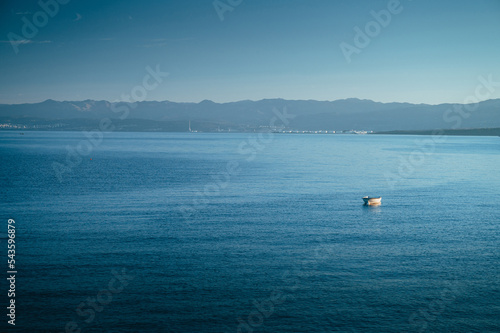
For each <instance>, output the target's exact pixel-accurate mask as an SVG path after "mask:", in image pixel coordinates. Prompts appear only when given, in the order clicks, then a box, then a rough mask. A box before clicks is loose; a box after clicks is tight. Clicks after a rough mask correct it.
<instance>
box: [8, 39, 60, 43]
mask: <svg viewBox="0 0 500 333" xmlns="http://www.w3.org/2000/svg"><path fill="white" fill-rule="evenodd" d="M0 43H14V44H48V43H52V41H51V40H31V39H22V40H15V41H12V42H11V41H10V40H0Z"/></svg>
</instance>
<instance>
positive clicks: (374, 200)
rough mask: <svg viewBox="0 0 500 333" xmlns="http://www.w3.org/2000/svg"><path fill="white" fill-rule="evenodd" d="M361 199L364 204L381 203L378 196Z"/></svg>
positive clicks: (380, 198)
mask: <svg viewBox="0 0 500 333" xmlns="http://www.w3.org/2000/svg"><path fill="white" fill-rule="evenodd" d="M363 201H364V202H365V205H368V206H372V205H380V204H381V203H382V197H378V198H371V197H364V198H363Z"/></svg>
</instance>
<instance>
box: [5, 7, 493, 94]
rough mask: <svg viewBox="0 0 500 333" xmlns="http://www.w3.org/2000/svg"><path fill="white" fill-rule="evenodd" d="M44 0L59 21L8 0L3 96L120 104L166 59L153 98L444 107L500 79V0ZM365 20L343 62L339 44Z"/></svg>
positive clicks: (349, 41) (350, 38)
mask: <svg viewBox="0 0 500 333" xmlns="http://www.w3.org/2000/svg"><path fill="white" fill-rule="evenodd" d="M43 1H46V2H47V3H52V6H51V7H50V6H49V7H50V8H49V10H48V11H51V14H53V17H51V16H50V15H47V14H44V12H42V13H40V11H42V10H43V9H42V8H41V7H40V5H39V3H38V1H13V0H8V1H5V0H4V1H2V4H1V5H0V103H26V102H29V103H31V102H39V101H43V100H45V99H49V98H50V99H55V100H84V99H96V100H110V101H115V100H118V99H120V96H121V95H122V94H124V93H130V92H131V89H133V88H134V87H136V86H137V85H141V84H142V81H143V78H144V76H145V75H146V74H147V71H146V69H145V68H146V67H147V66H150V67H152V68H155V67H156V66H157V65H159V67H160V69H161V71H164V72H169V76H168V77H166V78H165V79H164V81H163V82H162V83H161V84H160V85H159V86H158V87H157V88H155V89H153V90H151V91H149V92H148V95H147V98H146V99H147V100H161V101H163V100H170V101H175V102H199V101H201V100H204V99H210V100H213V101H216V102H229V101H238V100H245V99H250V100H259V99H264V98H285V99H317V100H336V99H343V98H352V97H355V98H362V99H372V100H375V101H381V102H393V101H398V102H411V103H430V104H438V103H445V102H463V101H464V99H465V98H466V97H467V96H469V95H471V94H474V89H475V87H476V86H477V85H478V83H479V82H478V76H479V75H483V76H485V77H487V76H488V75H493V79H494V80H495V81H500V0H474V1H473V0H467V1H463V0H439V1H437V0H413V1H411V0H401V2H400V5H399V6H398V7H394V8H397V10H394V11H398V12H397V13H393V14H391V17H390V22H389V23H388V24H387V23H386V22H384V25H385V26H382V25H381V24H379V23H374V22H375V21H374V20H375V19H374V17H373V15H372V14H371V11H375V12H380V11H382V10H387V9H388V7H390V8H393V7H391V4H390V3H391V1H395V0H391V1H386V0H383V1H379V0H365V1H356V0H351V1H347V0H345V1H340V0H242V1H241V0H220V2H219V7H220V8H221V9H219V11H220V13H218V12H217V10H216V9H215V7H214V1H213V0H178V1H169V0H162V1H137V0H134V1H131V0H122V1H102V0H99V1H96V0H85V1H83V0H72V1H68V0H59V1H60V2H62V3H64V2H67V3H66V4H59V5H58V7H59V8H58V9H57V8H56V9H57V10H56V9H55V7H54V5H53V3H54V1H55V0H42V2H43ZM221 4H223V5H221ZM223 6H226V7H223ZM228 6H229V7H228ZM224 9H226V11H224ZM227 9H231V10H227ZM389 13H390V12H389ZM219 14H220V15H219ZM221 16H222V17H223V18H224V20H221ZM385 19H386V21H387V17H385ZM34 21H35V23H37V24H38V26H39V27H36V26H35V28H36V29H38V31H37V32H36V33H33V31H32V30H31V31H30V30H29V29H28V28H26V27H25V28H24V32H23V26H24V25H27V24H26V23H25V22H28V23H29V25H31V24H33V22H34ZM370 22H372V23H370ZM367 24H368V27H370V28H372V30H370V31H371V32H370V34H371V35H372V37H369V38H370V42H369V44H368V45H363V43H360V41H358V46H359V47H358V48H357V53H352V54H351V55H350V62H348V61H347V60H346V57H345V56H344V53H343V51H342V48H341V47H340V45H341V43H346V44H343V45H344V46H345V45H347V44H349V45H351V46H352V47H356V43H355V40H354V39H355V36H356V34H357V33H356V32H355V27H359V28H360V29H361V30H362V31H365V28H366V26H367ZM377 26H378V29H377ZM32 35H33V36H32ZM13 36H14V37H13ZM13 38H17V41H18V42H19V41H20V40H22V42H19V43H17V44H16V47H17V48H18V52H17V53H16V52H15V50H14V47H13V46H12V43H11V42H10V39H13ZM361 42H363V40H361ZM364 42H366V41H364ZM14 43H16V42H14ZM365 44H366V43H365ZM490 98H500V87H497V88H496V90H495V91H494V92H493V93H492V94H491V96H490Z"/></svg>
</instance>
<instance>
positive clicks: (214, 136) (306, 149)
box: [0, 130, 500, 333]
mask: <svg viewBox="0 0 500 333" xmlns="http://www.w3.org/2000/svg"><path fill="white" fill-rule="evenodd" d="M0 156H1V166H0V179H1V189H0V191H1V203H0V205H1V210H0V218H1V220H0V257H1V258H2V259H1V262H3V264H2V265H0V267H1V270H0V273H1V276H2V279H1V281H2V282H1V284H0V288H1V290H0V294H1V295H2V296H1V304H2V307H1V308H2V309H3V310H2V312H3V313H1V316H0V318H2V320H1V323H0V331H1V332H58V333H59V332H116V333H118V332H222V333H227V332H245V333H247V332H250V333H251V332H350V333H352V332H398V333H402V332H500V208H499V207H500V172H499V171H500V138H499V137H473V136H468V137H465V136H447V137H445V136H440V135H439V133H437V134H436V135H433V136H409V135H408V136H404V135H338V134H335V135H333V134H323V135H319V134H318V135H314V134H284V133H123V132H120V133H118V132H116V133H114V132H109V133H101V132H49V131H38V132H37V131H25V132H23V133H22V132H19V131H5V130H4V131H0ZM364 196H376V197H378V196H381V197H382V204H381V205H378V206H364V205H363V200H362V198H363V197H364ZM10 240H13V241H10ZM8 245H15V248H14V252H12V251H11V252H8ZM9 260H14V262H12V261H10V263H11V264H12V266H8V263H9ZM8 272H15V273H8ZM12 276H14V278H12ZM9 279H10V280H9ZM12 282H14V284H12ZM12 289H14V290H12ZM12 294H15V295H12ZM12 300H14V303H12ZM11 304H14V305H15V309H12V306H11ZM8 307H10V309H9V308H8ZM13 323H14V324H15V325H13Z"/></svg>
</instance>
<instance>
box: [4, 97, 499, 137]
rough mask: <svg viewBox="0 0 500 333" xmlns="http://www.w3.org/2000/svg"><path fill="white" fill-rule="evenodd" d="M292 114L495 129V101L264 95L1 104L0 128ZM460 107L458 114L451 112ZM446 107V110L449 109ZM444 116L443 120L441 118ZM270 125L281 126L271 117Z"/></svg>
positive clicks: (379, 125)
mask: <svg viewBox="0 0 500 333" xmlns="http://www.w3.org/2000/svg"><path fill="white" fill-rule="evenodd" d="M285 107H286V108H287V113H288V114H290V115H293V116H294V118H293V119H292V118H289V119H288V120H289V123H287V124H286V126H284V127H285V128H286V129H288V130H301V131H302V130H309V131H310V130H335V131H340V130H351V129H354V130H366V131H393V130H406V131H408V130H428V129H437V128H442V129H450V128H493V127H497V128H498V127H500V99H493V100H487V101H484V102H480V103H478V104H477V105H475V106H474V105H469V106H468V108H469V109H471V108H472V107H475V109H474V111H473V112H469V111H467V109H466V108H464V105H461V104H440V105H428V104H410V103H379V102H374V101H371V100H360V99H343V100H336V101H315V100H284V99H264V100H260V101H248V100H246V101H239V102H232V103H215V102H212V101H208V100H205V101H202V102H200V103H174V102H169V101H165V102H149V101H145V102H137V103H135V104H130V103H118V104H111V103H110V102H107V101H94V100H85V101H75V102H70V101H63V102H58V101H54V100H46V101H44V102H41V103H34V104H0V128H16V126H17V128H24V129H40V130H91V129H94V128H98V126H99V121H100V120H101V119H103V118H110V119H111V120H112V123H113V126H115V130H119V131H181V132H185V131H188V129H189V121H190V122H191V129H192V130H197V131H209V132H213V131H229V130H230V131H242V132H248V131H252V132H253V131H259V130H264V129H268V128H269V126H271V125H272V124H271V120H272V119H273V118H274V117H275V116H276V115H275V113H274V112H273V109H278V110H279V111H281V112H282V111H283V108H285ZM460 109H461V110H463V113H462V114H460V113H459V112H457V111H453V110H460ZM450 110H451V111H450ZM445 119H447V121H446V120H445ZM274 125H275V126H277V127H280V126H283V123H282V122H280V121H276V122H275V123H274Z"/></svg>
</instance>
